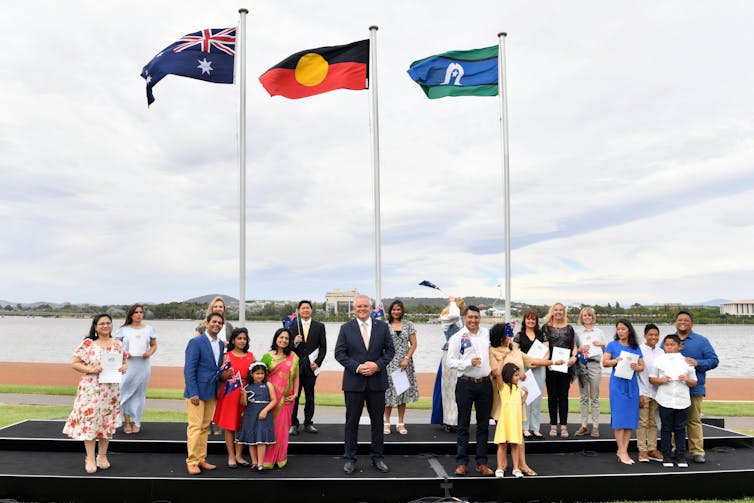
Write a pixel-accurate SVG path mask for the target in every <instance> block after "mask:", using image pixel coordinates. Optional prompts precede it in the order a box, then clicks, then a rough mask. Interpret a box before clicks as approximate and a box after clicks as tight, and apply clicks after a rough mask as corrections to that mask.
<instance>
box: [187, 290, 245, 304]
mask: <svg viewBox="0 0 754 503" xmlns="http://www.w3.org/2000/svg"><path fill="white" fill-rule="evenodd" d="M215 297H222V298H223V300H224V301H225V303H226V304H227V305H229V306H237V305H238V299H237V298H235V297H231V296H230V295H222V294H220V293H211V294H208V295H202V296H201V297H194V298H193V299H187V300H184V301H183V302H193V303H196V304H209V302H210V301H211V300H212V299H214V298H215Z"/></svg>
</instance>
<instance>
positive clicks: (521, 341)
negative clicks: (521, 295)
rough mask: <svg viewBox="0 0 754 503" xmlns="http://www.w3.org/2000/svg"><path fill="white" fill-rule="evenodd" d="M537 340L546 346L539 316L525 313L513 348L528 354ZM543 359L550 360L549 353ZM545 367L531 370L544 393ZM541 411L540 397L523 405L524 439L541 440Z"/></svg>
mask: <svg viewBox="0 0 754 503" xmlns="http://www.w3.org/2000/svg"><path fill="white" fill-rule="evenodd" d="M535 340H537V341H539V342H540V343H542V344H544V345H545V346H547V345H548V342H549V341H548V340H547V336H546V335H545V334H543V333H542V330H540V328H539V315H537V313H536V311H526V313H524V323H523V326H522V327H521V331H520V332H518V333H517V334H516V337H514V339H513V347H514V348H518V349H520V350H521V352H523V353H528V352H529V350H530V349H531V347H532V346H533V345H534V341H535ZM543 358H544V359H546V360H547V359H549V358H550V351H549V350H548V351H547V353H545V355H544V356H543ZM546 369H547V367H546V366H540V367H535V368H533V369H531V372H532V374H534V380H535V381H536V382H537V387H538V388H539V389H540V390H542V391H544V389H545V370H546ZM541 411H542V395H539V396H538V397H537V398H535V399H534V400H532V402H531V403H530V404H524V424H523V431H524V438H534V439H542V438H544V436H543V435H542V433H540V431H539V424H540V421H539V416H540V413H541Z"/></svg>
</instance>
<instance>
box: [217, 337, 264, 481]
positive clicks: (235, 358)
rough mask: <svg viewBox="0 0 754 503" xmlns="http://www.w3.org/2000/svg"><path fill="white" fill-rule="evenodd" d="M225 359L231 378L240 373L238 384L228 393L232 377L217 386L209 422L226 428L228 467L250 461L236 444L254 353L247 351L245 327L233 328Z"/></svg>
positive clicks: (245, 463) (245, 464)
mask: <svg viewBox="0 0 754 503" xmlns="http://www.w3.org/2000/svg"><path fill="white" fill-rule="evenodd" d="M225 359H226V360H229V361H230V367H231V369H232V370H233V374H234V376H235V377H234V379H237V378H238V377H239V376H240V379H241V382H240V386H237V387H234V389H233V390H232V391H230V392H228V389H230V383H231V381H232V379H229V380H228V381H227V382H226V383H225V385H224V386H222V387H221V388H220V393H219V397H218V399H217V406H216V407H215V415H214V417H213V418H212V422H213V423H215V424H216V425H218V426H219V427H220V428H222V429H223V430H224V431H225V447H226V449H227V450H228V468H238V465H241V466H247V465H248V464H249V463H248V462H247V461H246V460H245V459H243V445H241V444H237V443H236V432H237V431H238V427H239V426H240V425H241V414H242V413H243V411H244V407H243V406H242V405H241V393H242V392H243V388H244V386H246V384H247V383H248V379H249V366H250V365H251V364H252V363H253V362H254V354H252V353H250V352H249V332H248V331H247V330H246V329H245V328H236V329H234V330H233V332H232V333H231V336H230V339H229V340H228V352H227V353H225Z"/></svg>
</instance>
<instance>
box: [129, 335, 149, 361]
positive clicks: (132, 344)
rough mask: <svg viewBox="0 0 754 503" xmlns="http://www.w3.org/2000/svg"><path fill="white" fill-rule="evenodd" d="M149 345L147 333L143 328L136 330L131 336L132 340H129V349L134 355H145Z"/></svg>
mask: <svg viewBox="0 0 754 503" xmlns="http://www.w3.org/2000/svg"><path fill="white" fill-rule="evenodd" d="M148 346H149V341H147V334H146V333H145V332H144V331H143V330H140V331H139V332H135V333H134V334H133V335H132V336H131V340H130V341H128V349H129V351H130V353H131V354H132V355H133V356H137V357H143V356H144V353H146V352H147V351H148V349H147V347H148Z"/></svg>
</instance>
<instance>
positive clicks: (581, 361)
mask: <svg viewBox="0 0 754 503" xmlns="http://www.w3.org/2000/svg"><path fill="white" fill-rule="evenodd" d="M595 320H596V316H595V314H594V309H592V308H591V307H589V306H587V307H584V308H582V309H581V312H579V324H580V325H581V327H580V328H579V329H578V332H577V334H576V336H577V337H576V340H577V342H576V346H578V350H579V354H578V356H577V359H578V363H576V365H577V366H578V369H579V372H578V376H579V377H578V379H579V395H580V397H581V400H580V405H581V427H579V429H578V430H576V436H577V437H580V436H583V435H586V434H587V433H588V431H589V430H588V429H587V424H588V423H589V406H590V405H591V408H592V411H591V412H592V414H591V416H592V436H593V437H595V438H596V437H599V436H600V381H601V380H602V352H603V351H604V350H605V336H604V334H603V333H602V330H600V329H599V328H598V327H595V326H594V322H595Z"/></svg>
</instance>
